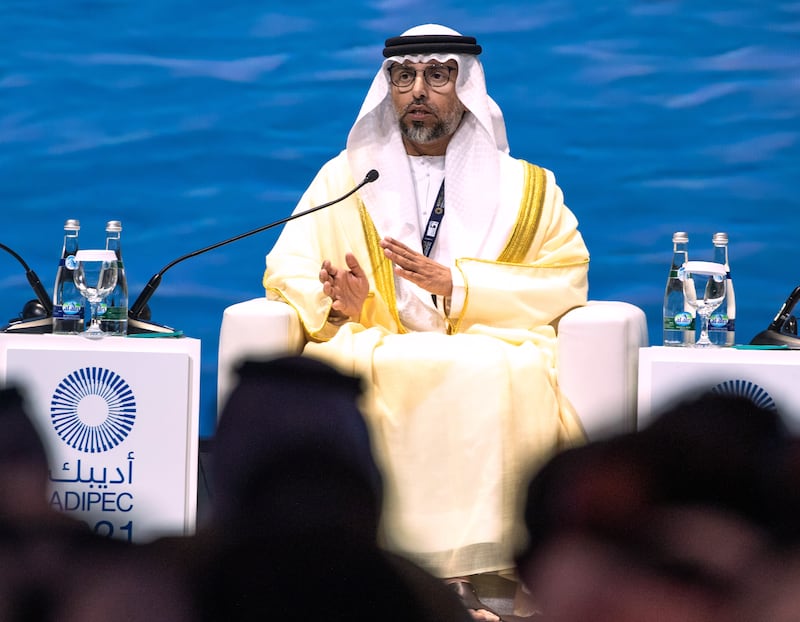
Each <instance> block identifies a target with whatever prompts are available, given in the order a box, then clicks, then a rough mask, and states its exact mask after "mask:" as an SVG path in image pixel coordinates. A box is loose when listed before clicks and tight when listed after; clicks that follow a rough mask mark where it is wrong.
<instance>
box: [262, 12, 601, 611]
mask: <svg viewBox="0 0 800 622" xmlns="http://www.w3.org/2000/svg"><path fill="white" fill-rule="evenodd" d="M480 52H481V48H480V46H479V45H477V43H476V41H475V39H474V38H473V37H464V36H461V35H460V34H459V33H457V32H455V31H454V30H451V29H449V28H445V27H443V26H438V25H433V24H428V25H425V26H418V27H416V28H412V29H411V30H409V31H407V32H405V33H404V34H403V35H402V36H400V37H395V38H392V39H388V40H387V41H386V48H385V49H384V52H383V55H384V56H385V57H386V59H385V60H384V62H383V64H382V66H381V68H380V70H379V71H378V74H377V75H376V76H375V79H374V80H373V82H372V86H371V88H370V90H369V93H368V94H367V97H366V99H365V101H364V104H363V106H362V107H361V111H360V113H359V115H358V118H357V119H356V122H355V124H354V125H353V128H352V130H351V131H350V134H349V136H348V139H347V148H346V149H345V150H344V151H343V152H342V153H340V154H339V155H338V156H337V157H335V158H334V159H332V160H330V161H329V162H328V163H327V164H325V166H324V167H323V168H322V170H321V171H320V172H319V173H318V175H317V176H316V178H315V179H314V181H313V182H312V183H311V185H310V187H309V188H308V190H307V191H306V192H305V194H304V195H303V197H302V199H301V201H300V203H299V204H298V206H297V208H296V212H295V213H297V212H299V211H303V210H306V209H308V208H310V207H312V206H316V205H320V204H322V203H325V202H327V201H330V200H331V199H333V198H335V197H338V196H340V195H342V194H344V193H345V192H346V191H348V190H350V189H351V188H352V187H353V186H354V185H355V180H361V179H362V178H364V176H365V175H366V173H367V172H368V171H369V170H371V169H376V170H377V171H379V173H380V177H379V179H378V180H377V181H375V182H374V183H370V184H368V185H365V186H364V187H363V188H362V189H361V190H360V191H359V192H358V193H357V194H355V195H353V196H351V197H350V198H349V199H347V200H345V201H343V202H341V203H339V204H336V205H334V206H332V207H330V208H326V209H324V210H321V211H318V212H315V213H313V214H312V215H308V216H304V217H303V218H298V219H296V220H293V221H291V222H289V223H288V224H286V226H285V228H284V230H283V232H282V233H281V236H280V238H279V239H278V241H277V243H276V244H275V246H274V248H273V249H272V250H271V251H270V252H269V254H268V255H267V269H266V272H265V274H264V287H265V288H266V293H267V296H268V297H269V298H272V299H277V300H283V301H285V302H287V303H288V304H290V305H291V306H292V307H294V309H295V310H296V311H297V313H298V315H299V317H300V319H301V322H302V325H303V327H304V330H305V333H306V337H307V338H308V341H309V343H308V344H307V346H306V348H305V351H304V354H306V355H308V356H314V357H317V358H321V359H323V360H325V361H326V362H328V363H331V364H334V365H336V366H337V367H339V368H340V369H343V370H344V371H346V372H348V373H353V374H358V375H361V376H363V377H364V378H365V379H366V381H367V382H366V384H367V397H366V400H365V403H364V405H363V410H364V413H365V416H366V417H367V420H368V422H369V425H370V430H371V433H372V437H373V444H374V448H375V452H376V456H377V459H378V462H379V464H380V465H381V467H382V469H383V472H384V475H385V478H386V486H387V490H386V493H387V494H386V504H385V508H384V516H383V537H384V545H385V546H386V547H387V548H388V549H391V550H393V551H396V552H399V553H401V554H403V555H405V556H407V557H409V558H410V559H412V560H414V561H416V562H417V563H420V564H421V565H422V566H423V567H425V568H427V569H428V570H430V571H431V572H433V573H434V574H436V575H437V576H440V577H442V578H446V579H450V580H451V581H452V582H453V585H454V588H455V589H456V590H457V591H458V592H459V594H461V595H462V598H464V599H465V602H466V603H467V604H468V605H470V604H472V605H473V607H472V608H473V609H478V608H480V609H487V608H485V607H482V606H481V607H479V604H480V603H479V601H477V597H475V598H473V597H474V596H475V595H474V593H473V590H472V587H471V585H470V584H469V582H466V581H465V580H464V578H466V577H468V576H469V575H474V574H478V573H484V572H492V571H500V570H503V569H508V568H511V567H512V566H513V552H514V547H515V546H516V545H517V544H518V543H519V542H518V541H517V539H516V537H517V535H518V530H519V523H520V521H519V519H518V513H519V507H520V495H521V493H522V492H523V491H524V487H525V485H526V483H527V481H528V479H529V478H530V476H531V475H532V472H533V471H534V470H535V469H536V468H537V467H538V466H539V465H540V464H541V463H542V461H543V460H546V459H547V458H549V456H551V455H552V453H553V452H554V451H556V450H557V449H558V448H559V447H562V446H563V445H565V444H569V443H571V442H573V441H576V440H578V439H581V438H582V431H581V427H580V424H579V422H578V419H577V417H576V416H575V413H574V412H573V410H572V408H571V407H570V405H569V404H568V403H567V402H566V399H565V398H564V397H563V396H562V395H561V393H560V392H559V389H558V382H557V378H556V360H555V357H556V348H555V341H556V336H555V331H554V328H553V326H552V323H553V322H554V320H556V319H557V318H559V317H560V316H561V315H563V314H564V313H565V312H566V311H568V310H569V309H572V308H573V307H576V306H580V305H583V304H585V302H586V296H587V290H588V282H587V273H588V265H589V255H588V251H587V249H586V246H585V244H584V242H583V239H582V237H581V235H580V233H579V232H578V229H577V220H576V218H575V216H574V215H573V214H572V212H571V211H570V210H569V209H568V208H567V207H566V206H565V205H564V199H563V193H562V191H561V189H560V188H559V187H558V186H557V185H556V182H555V179H554V176H553V174H552V173H551V172H550V171H548V170H545V169H543V168H540V167H538V166H534V165H532V164H529V163H528V162H525V161H522V160H518V159H515V158H512V157H511V156H510V155H509V154H508V144H507V142H506V132H505V124H504V121H503V116H502V113H501V112H500V109H499V108H498V106H497V104H496V103H495V102H494V101H493V100H492V99H491V98H490V97H489V95H488V94H487V92H486V84H485V79H484V74H483V67H482V65H481V63H480V62H479V61H478V58H477V55H478V54H479V53H480ZM456 578H457V580H456ZM477 613H478V612H476V614H477ZM480 613H481V615H484V614H485V615H486V616H487V618H486V619H496V618H493V617H491V615H490V614H488V612H485V611H484V612H480ZM476 617H477V616H476Z"/></svg>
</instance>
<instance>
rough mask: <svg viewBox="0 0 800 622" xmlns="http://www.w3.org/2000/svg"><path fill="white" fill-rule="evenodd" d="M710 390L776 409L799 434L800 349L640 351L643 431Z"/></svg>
mask: <svg viewBox="0 0 800 622" xmlns="http://www.w3.org/2000/svg"><path fill="white" fill-rule="evenodd" d="M712 390H713V391H715V392H720V393H725V394H734V395H745V396H748V397H749V398H750V399H752V400H753V401H755V402H756V403H758V404H760V405H762V406H766V407H768V408H771V407H774V408H777V410H778V411H779V412H780V413H781V414H782V415H783V417H784V418H785V420H786V423H787V424H788V425H789V427H790V429H791V431H792V432H794V433H798V432H800V350H754V349H736V348H708V349H702V348H673V347H664V346H654V347H650V348H641V349H640V350H639V387H638V427H639V428H642V427H644V426H646V425H647V424H648V423H649V422H650V421H651V420H652V418H653V416H655V415H656V414H658V413H659V412H661V411H662V410H664V409H666V408H668V407H670V406H671V405H672V404H674V403H675V402H676V401H680V400H681V399H683V398H686V397H691V396H692V395H697V394H699V393H702V392H705V391H712Z"/></svg>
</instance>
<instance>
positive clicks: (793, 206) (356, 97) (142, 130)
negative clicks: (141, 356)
mask: <svg viewBox="0 0 800 622" xmlns="http://www.w3.org/2000/svg"><path fill="white" fill-rule="evenodd" d="M424 22H439V23H445V24H448V25H450V26H452V27H454V28H456V29H457V30H460V31H461V32H463V33H464V34H470V35H475V36H476V37H478V39H479V42H480V43H481V44H482V45H483V46H484V50H485V51H484V54H483V55H482V56H481V58H482V60H483V62H484V65H485V67H486V71H487V76H488V86H489V90H490V92H491V94H492V95H493V97H494V98H495V99H496V100H497V101H498V103H499V104H500V106H501V107H502V109H503V111H504V113H505V119H506V123H507V126H508V133H509V138H510V144H511V149H512V153H513V154H514V155H516V156H518V157H523V158H526V159H529V160H531V161H533V162H536V163H538V164H541V165H543V166H546V167H548V168H550V169H552V170H553V171H555V173H556V175H557V178H558V180H559V182H560V184H561V186H562V187H563V189H564V192H565V195H566V200H567V203H568V205H569V206H570V207H571V208H572V209H573V210H574V212H575V213H576V214H577V216H578V218H579V219H580V222H581V229H582V232H583V234H584V237H585V238H586V241H587V244H588V246H589V249H590V251H591V254H592V263H591V270H590V297H591V298H595V299H617V300H626V301H630V302H632V303H634V304H637V305H639V306H640V307H641V308H643V309H644V310H645V312H646V314H647V317H648V326H649V332H650V339H651V342H652V343H659V342H660V307H661V300H662V296H663V291H664V282H665V278H666V270H667V264H668V263H669V260H670V255H671V234H672V232H673V231H675V230H686V231H688V232H689V233H690V238H691V240H690V254H691V256H692V257H693V258H695V259H710V257H711V235H712V233H713V232H715V231H720V230H722V231H727V232H728V233H729V234H730V239H731V242H730V256H731V263H732V269H733V277H734V281H735V284H736V294H737V303H738V317H737V323H738V333H737V338H738V341H739V342H747V341H749V340H750V338H751V337H752V336H753V335H755V334H756V333H757V332H759V331H760V330H762V329H763V328H765V327H766V325H767V324H768V323H769V322H770V321H771V319H772V318H773V316H774V315H775V313H776V311H777V309H778V307H779V305H780V303H781V302H782V301H783V300H784V299H785V298H786V296H787V295H788V294H789V292H790V291H791V290H792V288H793V287H794V286H795V285H796V284H797V283H798V282H800V244H799V243H798V242H799V241H800V216H798V205H799V204H800V203H799V202H798V198H797V196H798V188H797V179H798V171H797V168H798V162H800V141H799V140H798V138H800V126H799V125H798V115H799V113H798V110H799V109H800V106H799V105H798V102H800V2H797V1H785V2H781V1H778V2H754V1H753V2H751V1H743V0H738V1H737V0H716V1H712V0H708V1H705V2H688V1H686V2H682V1H677V0H675V1H658V0H639V1H616V2H613V1H612V2H609V1H606V2H603V1H598V2H591V3H590V2H584V1H577V0H575V1H567V0H551V1H543V2H536V3H532V2H529V1H528V0H525V1H517V2H510V1H509V2H495V3H486V2H476V1H471V0H457V1H454V0H442V1H440V2H438V3H430V2H422V1H418V0H396V1H390V0H376V1H374V2H354V1H340V2H329V1H328V0H325V1H313V2H303V3H296V4H291V3H283V2H282V3H277V2H252V1H250V0H226V1H225V2H219V1H216V0H192V1H191V2H188V1H175V0H137V1H136V2H134V1H132V0H114V1H112V0H83V1H79V0H74V1H71V2H65V1H63V0H0V205H2V213H3V216H4V218H3V227H2V233H0V242H2V243H4V244H7V245H9V246H11V247H12V248H14V249H15V250H16V251H17V252H19V253H20V254H21V255H22V256H23V257H24V258H25V260H26V261H27V262H28V264H29V265H30V266H31V267H32V268H33V269H34V270H35V271H36V272H37V273H38V274H39V276H40V277H41V278H42V280H43V281H44V282H45V284H46V286H47V288H48V289H49V288H51V287H52V279H53V276H54V272H55V264H56V261H57V257H58V254H59V251H60V247H61V242H62V225H63V221H64V220H65V219H66V218H79V219H80V220H81V222H82V225H83V227H82V230H81V238H82V244H83V246H84V247H89V246H98V245H101V244H103V240H104V235H103V228H104V224H105V222H106V221H107V220H109V219H120V220H122V223H123V227H124V231H123V243H124V246H123V248H124V256H125V260H126V267H127V271H128V278H129V283H130V289H131V298H132V299H133V298H135V297H136V295H138V293H139V292H140V291H141V289H142V287H143V286H144V285H145V283H146V282H147V280H148V279H149V278H150V277H151V276H152V275H153V274H155V273H156V272H158V271H159V270H161V269H162V268H163V267H164V266H165V265H167V264H168V263H169V262H171V261H172V260H173V259H175V258H177V257H179V256H181V255H183V254H185V253H189V252H191V251H194V250H196V249H199V248H202V247H205V246H208V245H210V244H212V243H215V242H218V241H220V240H223V239H226V238H228V237H231V236H233V235H236V234H238V233H241V232H244V231H249V230H251V229H255V228H257V227H259V226H261V225H263V224H265V223H267V222H270V221H272V220H275V219H278V218H281V217H284V216H286V215H288V214H289V213H290V212H291V210H292V209H293V207H294V204H295V202H296V201H297V199H298V198H299V196H300V194H301V193H302V191H303V189H304V188H305V186H306V185H307V184H308V182H309V181H310V180H311V178H312V177H313V175H314V174H315V173H316V171H317V169H318V168H319V167H320V165H321V164H322V163H323V162H324V161H325V160H327V159H328V158H329V157H331V156H333V155H334V154H336V153H337V152H338V151H339V150H340V149H341V148H342V147H343V146H344V140H345V137H346V134H347V131H348V130H349V128H350V126H351V124H352V122H353V120H354V118H355V115H356V113H357V112H358V109H359V107H360V105H361V101H362V99H363V96H364V94H365V93H366V90H367V88H368V86H369V83H370V81H371V79H372V77H373V75H374V72H375V70H376V68H377V66H378V63H379V62H380V60H381V49H382V45H383V40H384V39H385V38H386V37H388V36H394V35H396V34H399V33H400V32H402V31H403V30H405V29H406V28H408V27H410V26H412V25H415V24H419V23H424ZM276 235H277V231H270V232H266V233H262V234H259V235H257V236H254V237H251V238H248V239H246V240H242V241H240V242H237V243H236V244H234V245H230V246H226V247H223V248H220V249H217V250H215V251H213V252H211V253H208V254H205V255H203V256H198V257H195V258H192V259H190V260H188V261H186V262H183V263H180V264H178V265H176V266H175V267H173V268H172V269H171V270H169V271H168V272H167V273H166V274H165V275H164V278H163V282H162V284H161V286H160V288H159V289H158V291H157V293H156V295H155V296H154V298H153V299H152V300H151V307H152V311H153V319H154V320H155V321H158V322H161V323H164V324H169V325H171V326H175V327H177V328H180V329H182V330H183V331H184V332H185V333H186V334H187V335H189V336H192V337H197V338H199V339H201V340H202V372H201V401H202V406H201V418H202V435H203V436H210V435H212V434H213V429H214V420H215V402H216V359H217V346H218V330H219V324H220V319H221V315H222V310H223V309H224V308H225V306H227V305H229V304H232V303H234V302H237V301H240V300H243V299H246V298H250V297H254V296H259V295H262V293H263V292H262V288H261V285H260V280H261V274H262V271H263V266H264V255H265V253H266V251H267V250H268V249H269V248H270V246H271V245H272V243H273V242H274V240H275V237H276ZM3 256H4V257H6V258H5V259H0V321H2V322H4V321H5V320H6V319H7V318H11V317H14V316H16V315H17V314H18V313H19V311H20V309H21V307H22V305H23V304H24V303H25V301H27V300H28V299H29V298H31V295H30V293H29V290H28V289H27V287H28V286H27V282H26V280H25V277H24V274H23V271H22V269H21V267H20V266H19V264H18V263H17V262H16V261H15V260H14V259H13V258H12V257H11V256H8V255H5V254H4V255H3ZM598 364H602V361H601V360H598Z"/></svg>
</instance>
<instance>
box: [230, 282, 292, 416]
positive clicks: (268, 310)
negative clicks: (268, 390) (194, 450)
mask: <svg viewBox="0 0 800 622" xmlns="http://www.w3.org/2000/svg"><path fill="white" fill-rule="evenodd" d="M304 344H305V335H304V334H303V328H302V326H301V325H300V320H299V318H298V317H297V313H296V312H295V310H294V309H292V307H290V306H289V305H288V304H286V303H283V302H280V301H277V300H267V298H266V297H263V298H253V299H251V300H245V301H244V302H239V303H236V304H233V305H231V306H229V307H227V308H226V309H225V311H224V312H223V314H222V325H221V326H220V330H219V351H218V358H217V414H219V413H220V412H221V410H222V407H223V406H224V404H225V400H226V399H227V397H228V394H229V393H230V391H231V390H232V389H233V387H234V385H235V383H236V381H237V378H236V370H237V368H238V366H239V365H240V364H241V363H242V361H244V360H245V359H247V358H255V359H265V358H276V357H280V356H289V355H292V354H299V353H300V352H301V351H302V349H303V345H304Z"/></svg>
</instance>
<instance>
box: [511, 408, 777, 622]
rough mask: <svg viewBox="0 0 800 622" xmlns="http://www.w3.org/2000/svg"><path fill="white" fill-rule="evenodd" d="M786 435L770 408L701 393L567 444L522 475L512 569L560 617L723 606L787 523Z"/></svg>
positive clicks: (703, 613)
mask: <svg viewBox="0 0 800 622" xmlns="http://www.w3.org/2000/svg"><path fill="white" fill-rule="evenodd" d="M791 446H792V437H791V436H790V434H789V432H788V430H787V428H786V426H785V424H784V421H783V420H782V418H781V416H780V415H779V413H777V412H776V411H774V410H772V409H768V408H761V407H759V406H756V405H755V404H754V403H753V402H751V401H750V400H748V399H746V398H740V397H729V396H722V395H715V394H707V395H703V396H701V397H699V398H696V399H692V400H689V401H685V402H682V403H680V404H677V405H675V406H674V407H672V408H671V409H669V410H668V411H666V412H664V413H662V414H661V415H660V416H659V417H658V418H657V419H656V420H655V421H654V422H653V423H652V424H651V425H650V426H649V427H647V428H645V429H643V430H642V431H639V432H636V433H631V434H626V435H622V436H618V437H615V438H610V439H606V440H603V441H598V442H594V443H590V444H588V445H586V446H583V447H578V448H573V449H570V450H567V451H565V452H562V453H561V454H559V455H557V456H555V457H554V458H553V459H552V460H551V461H550V462H549V463H547V464H546V465H545V466H544V467H543V468H542V469H541V470H540V471H539V472H538V473H537V475H536V476H535V477H534V478H533V479H532V481H531V483H530V485H529V488H528V495H527V502H526V506H525V523H526V526H527V529H528V532H529V541H528V544H527V547H526V548H525V549H524V550H523V551H521V552H520V554H519V556H518V558H517V565H518V570H519V573H520V576H521V578H522V580H523V581H524V583H525V584H526V585H527V586H528V588H529V589H530V590H531V591H532V592H533V594H534V596H535V597H536V598H537V599H538V600H539V605H540V607H541V608H542V611H543V612H544V614H545V616H548V617H550V619H555V620H559V621H562V622H569V621H572V620H580V619H589V618H591V619H593V620H606V619H608V620H617V621H618V622H619V621H625V620H635V619H639V620H641V619H659V620H663V621H665V622H666V621H670V620H682V621H692V620H698V621H700V620H703V621H705V620H715V619H719V618H718V616H719V611H720V607H723V606H727V605H728V604H729V603H730V602H731V599H732V598H733V597H734V595H735V594H737V593H738V592H739V590H741V589H742V588H743V586H744V585H746V584H747V583H748V581H749V569H750V568H751V567H752V566H753V565H754V564H755V563H757V562H758V561H760V560H761V559H762V558H763V557H762V556H763V555H764V554H765V552H766V551H771V550H773V549H774V548H775V547H777V546H780V545H781V544H782V543H785V542H786V541H787V539H790V538H791V537H792V535H791V534H790V531H789V529H788V528H787V525H786V523H787V521H786V514H785V512H786V510H785V509H782V508H781V503H783V502H784V501H785V498H786V497H785V492H786V488H785V486H786V485H787V484H788V482H789V478H788V477H784V476H782V475H781V474H785V473H786V469H785V466H784V465H785V463H786V456H787V452H788V451H789V450H790V448H791ZM776 480H778V481H780V480H783V482H784V483H783V484H776ZM587 616H588V617H587Z"/></svg>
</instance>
